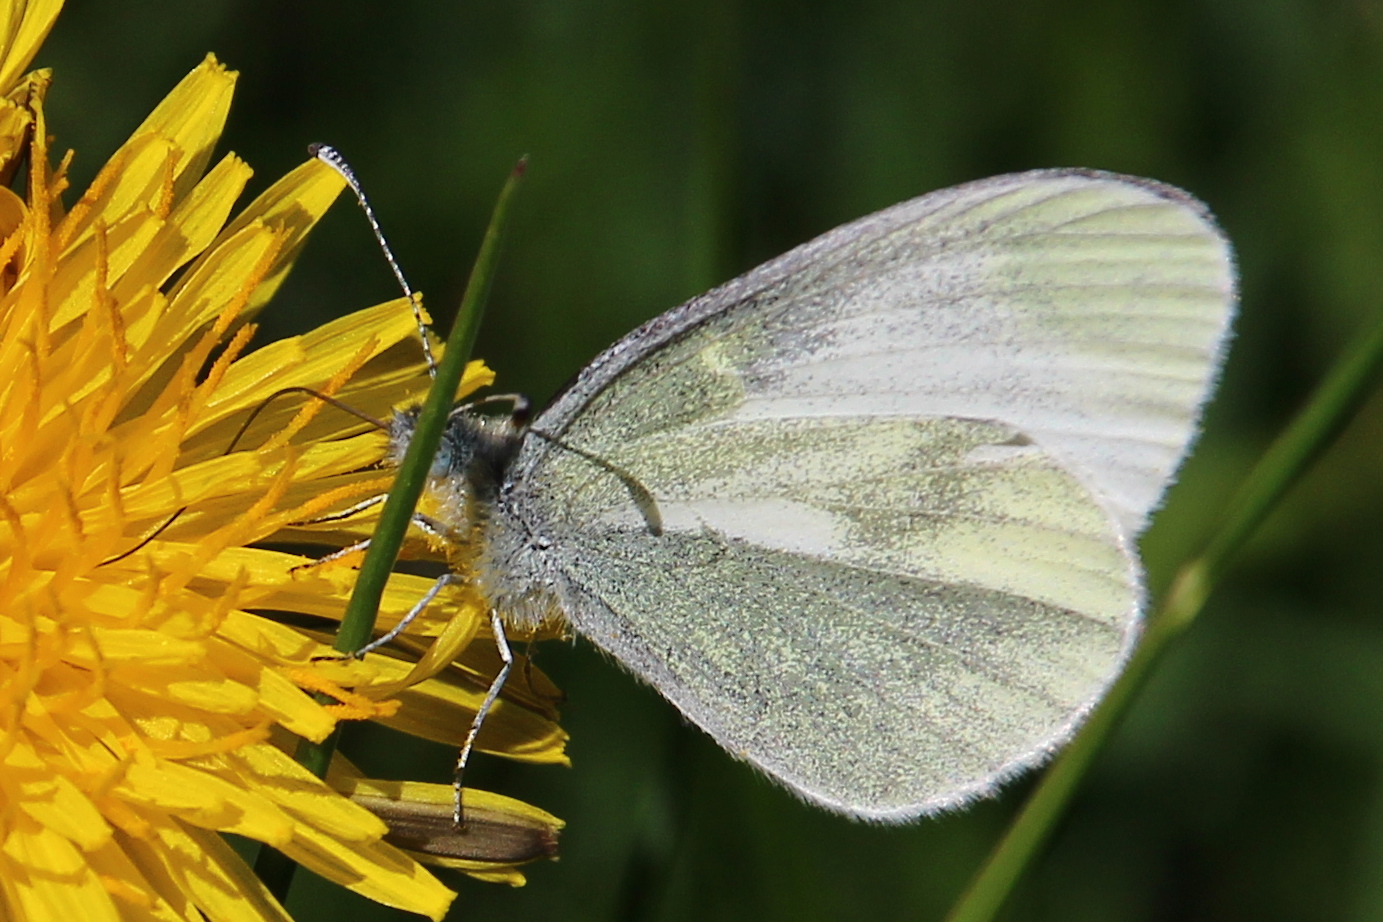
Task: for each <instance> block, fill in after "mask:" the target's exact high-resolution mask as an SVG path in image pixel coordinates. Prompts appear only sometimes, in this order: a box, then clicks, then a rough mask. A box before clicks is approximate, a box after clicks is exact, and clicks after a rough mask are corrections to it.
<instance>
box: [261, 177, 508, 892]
mask: <svg viewBox="0 0 1383 922" xmlns="http://www.w3.org/2000/svg"><path fill="white" fill-rule="evenodd" d="M527 166H528V161H527V158H524V159H521V160H520V161H519V162H518V165H517V166H515V167H514V169H513V171H512V172H511V173H510V174H509V179H508V181H507V182H506V183H505V184H504V189H503V190H502V191H501V192H500V194H499V201H498V202H496V203H495V209H494V212H493V213H492V214H491V216H490V225H489V227H488V228H486V230H485V239H484V240H483V241H482V242H481V244H480V252H479V253H478V254H477V255H476V258H475V265H474V267H473V268H472V269H471V277H470V280H469V281H468V282H467V283H466V291H465V294H463V295H462V297H461V307H460V309H459V310H458V312H457V315H456V322H455V323H454V324H453V325H452V328H451V334H450V335H449V336H448V337H447V347H446V353H445V354H444V355H443V356H442V361H441V362H439V363H438V365H437V377H436V378H435V379H434V380H433V382H432V387H431V388H430V389H429V390H428V392H427V399H426V400H425V401H424V403H423V408H422V411H421V412H420V413H419V415H418V423H417V428H416V429H415V430H414V432H413V438H412V439H411V440H410V441H409V443H408V450H407V452H405V454H404V458H403V462H402V463H401V464H400V465H399V470H398V474H397V476H396V477H395V478H394V485H393V487H392V488H391V489H390V490H389V498H388V499H386V500H385V502H384V509H383V511H382V512H381V513H380V516H379V524H378V525H377V526H376V527H375V531H374V534H373V535H371V536H370V547H369V550H368V551H366V553H365V560H364V562H363V563H362V564H361V567H360V575H359V577H357V579H356V582H355V589H354V591H353V592H352V593H351V598H350V601H349V602H348V603H347V605H346V613H345V615H344V616H343V617H342V619H341V628H340V630H339V631H338V632H337V634H336V640H335V643H334V644H333V647H334V648H335V649H336V650H337V651H339V652H341V653H354V652H355V651H356V650H359V649H360V648H361V647H363V646H365V644H367V643H368V642H369V641H370V637H371V636H372V635H373V633H374V628H375V617H376V615H377V614H378V613H379V603H380V600H381V599H382V598H383V597H384V589H385V586H386V585H387V584H388V582H389V576H390V574H391V573H392V572H393V569H394V562H395V561H396V560H397V559H398V556H399V548H400V547H401V546H402V545H403V539H404V535H405V534H406V533H407V531H408V525H409V523H410V522H411V521H412V519H413V510H414V509H415V508H416V507H417V505H418V499H419V497H421V496H422V493H423V487H424V485H425V484H426V483H427V474H428V470H429V469H430V468H431V467H432V458H433V456H435V455H436V454H437V447H438V446H439V445H440V444H441V441H442V430H443V428H444V427H445V426H446V422H447V415H448V414H449V413H450V412H451V409H452V403H453V401H454V400H455V397H456V389H457V387H459V386H460V384H461V377H462V374H463V373H464V372H465V369H466V363H467V361H469V360H470V356H471V350H472V349H474V348H475V338H476V334H477V333H478V332H479V330H480V320H481V317H482V316H483V315H484V312H485V301H486V299H487V298H488V296H489V294H490V285H491V283H492V281H493V279H494V269H495V264H496V262H497V259H498V256H499V249H500V243H501V242H502V240H503V236H504V229H505V226H506V224H507V221H508V218H509V212H510V206H511V204H512V202H513V198H514V193H515V192H516V191H517V189H518V187H519V183H520V181H521V180H522V179H523V176H524V173H525V171H526V170H527ZM339 730H340V728H339V727H338V728H337V732H334V733H332V735H331V736H329V737H328V738H327V739H325V740H323V741H322V742H320V743H313V742H311V741H310V740H303V741H302V742H300V743H299V744H298V749H297V752H296V753H295V756H294V757H295V758H296V759H297V760H298V762H300V763H301V764H302V765H303V766H305V767H306V768H307V769H308V770H310V771H311V772H312V773H313V774H314V775H316V776H317V777H319V778H324V777H326V773H327V768H328V767H329V766H330V764H331V756H332V753H334V752H335V751H336V744H337V741H338V739H339V737H340V732H339ZM274 856H278V857H277V858H275V857H274ZM287 860H288V859H286V858H283V856H282V855H280V854H279V853H278V852H275V851H273V850H272V849H264V850H262V851H261V853H260V859H259V861H257V862H256V864H255V870H256V873H259V875H260V879H261V880H264V881H265V882H266V885H268V883H269V880H270V879H272V880H273V881H274V884H273V886H271V888H270V889H271V891H272V892H273V893H274V895H275V896H276V897H278V898H279V900H280V901H282V900H283V899H284V897H285V896H286V895H287V892H288V888H289V886H290V885H291V883H292V879H293V874H292V869H291V867H290V868H288V869H287V870H285V869H284V868H283V866H282V865H283V862H284V861H287Z"/></svg>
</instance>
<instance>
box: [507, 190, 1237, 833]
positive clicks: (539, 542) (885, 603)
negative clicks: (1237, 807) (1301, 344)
mask: <svg viewBox="0 0 1383 922" xmlns="http://www.w3.org/2000/svg"><path fill="white" fill-rule="evenodd" d="M1232 305H1233V274H1232V266H1231V262H1230V256H1229V251H1228V246H1227V244H1226V243H1225V241H1224V239H1223V238H1222V236H1221V235H1220V234H1219V232H1218V231H1217V230H1216V229H1215V227H1214V226H1213V224H1212V223H1211V222H1210V221H1209V220H1208V218H1207V217H1206V216H1205V213H1204V211H1203V209H1201V208H1200V207H1199V206H1198V205H1196V204H1195V203H1194V202H1193V201H1191V200H1189V199H1187V198H1186V197H1185V196H1184V195H1182V194H1180V193H1177V192H1175V191H1173V190H1169V189H1167V188H1165V187H1161V186H1156V185H1154V184H1150V183H1146V182H1144V181H1136V180H1129V179H1124V178H1120V177H1112V176H1106V175H1099V174H1084V173H1074V172H1055V171H1052V172H1038V173H1027V174H1020V175H1015V176H1007V177H997V178H995V179H992V180H986V181H984V182H980V183H975V184H971V185H968V186H962V187H958V188H956V189H951V190H945V191H943V192H938V193H934V194H932V195H929V196H924V197H923V198H921V199H917V200H914V201H912V202H907V203H904V204H902V205H899V206H896V207H894V208H891V209H888V210H886V211H884V212H880V213H879V214H877V215H873V216H871V217H869V218H865V219H863V220H861V221H858V222H856V223H854V224H851V225H847V226H845V227H843V228H840V229H838V230H836V231H833V232H831V233H829V234H827V235H825V236H824V237H822V238H819V239H818V240H815V241H813V242H811V243H809V244H806V245H804V246H802V247H799V248H798V249H796V250H794V251H792V252H790V253H788V254H786V255H785V256H783V257H780V258H779V259H777V260H774V261H772V262H770V263H768V264H766V265H765V266H763V267H760V268H759V269H756V270H754V271H753V272H751V273H749V274H747V275H746V276H743V277H741V278H740V279H737V280H735V281H734V282H731V283H729V284H728V285H726V286H723V287H722V288H720V289H717V290H716V291H713V292H711V293H710V294H708V295H706V296H703V297H702V298H699V299H696V300H694V301H692V302H689V303H688V304H686V305H683V306H682V307H681V308H678V309H676V310H674V311H671V312H669V313H668V314H666V315H664V316H663V317H660V318H658V319H656V320H654V321H652V322H651V323H649V324H647V325H645V326H644V327H642V328H640V329H639V330H636V331H635V332H634V333H633V334H631V335H630V336H628V337H626V338H625V339H624V340H622V341H621V342H620V343H618V344H616V345H615V346H614V347H612V348H611V349H610V350H608V351H607V352H606V353H604V354H603V355H602V356H601V357H599V358H598V359H597V360H596V361H595V362H593V363H592V364H591V366H589V367H588V368H587V370H586V371H585V372H583V374H582V375H581V376H580V377H579V378H578V379H577V380H576V382H575V383H574V385H573V386H572V387H571V388H569V389H568V390H567V391H566V392H565V393H564V394H563V395H562V396H560V397H559V398H558V399H557V401H555V402H554V404H553V405H552V407H551V408H550V409H549V410H547V411H545V412H544V413H543V414H542V415H541V416H540V417H539V418H538V420H537V421H536V423H535V428H536V429H538V430H540V431H542V432H544V433H546V435H547V437H546V438H540V437H536V436H530V437H529V438H528V439H527V440H526V442H525V444H524V446H523V448H522V450H521V452H520V455H519V457H518V459H517V461H516V463H515V465H514V468H513V471H512V478H511V484H510V488H509V491H508V493H507V498H506V500H505V501H504V502H503V503H502V504H501V507H500V509H499V511H498V513H497V515H496V517H495V520H494V522H493V524H492V527H491V532H492V540H491V548H492V550H491V552H490V553H491V557H490V560H489V564H488V566H487V567H486V573H487V575H486V576H485V580H486V581H487V583H488V584H489V585H488V587H487V588H488V589H489V591H490V593H491V596H492V597H493V598H497V599H500V600H503V599H505V598H510V597H515V596H518V595H521V594H522V593H523V592H529V591H531V587H532V586H534V585H538V586H542V587H546V589H547V590H548V591H550V592H551V594H552V595H553V596H554V597H555V599H556V601H557V602H558V603H559V604H560V606H561V607H562V608H563V610H564V611H565V612H566V614H567V615H568V617H569V618H570V619H571V621H572V623H573V625H574V626H575V627H576V628H577V630H578V631H580V632H581V633H583V634H585V635H586V636H587V637H589V638H590V639H591V640H592V641H594V642H595V643H596V644H597V645H599V646H601V647H602V648H604V649H605V650H607V651H608V652H609V653H611V654H612V655H614V656H615V657H616V658H617V659H619V660H620V661H621V662H622V663H623V664H624V665H626V666H627V667H628V668H630V669H631V670H633V671H634V672H635V673H636V674H638V675H640V676H641V677H643V678H644V679H646V680H647V681H649V682H650V683H652V684H653V685H654V686H655V687H657V688H658V689H659V691H661V692H662V693H663V694H664V695H666V696H667V697H668V698H669V699H670V700H671V701H673V702H674V703H675V704H676V705H677V706H678V707H679V708H680V709H681V710H682V711H683V712H684V713H685V714H686V715H687V716H688V717H689V718H691V719H692V720H693V721H695V722H696V723H698V724H699V725H700V726H702V727H703V728H704V729H705V730H706V731H707V732H709V733H710V734H711V735H712V736H713V737H714V738H715V739H716V740H717V741H718V742H720V743H721V744H722V745H723V746H725V747H726V748H727V749H728V750H730V751H731V752H732V753H734V754H735V755H737V756H740V757H743V758H746V759H748V760H749V761H751V762H753V763H754V764H756V765H759V766H760V767H762V768H763V769H765V770H766V771H768V772H769V773H770V774H772V775H773V776H775V777H777V778H778V779H779V780H781V781H783V782H784V783H786V784H787V785H789V786H790V787H791V788H793V789H794V790H795V791H797V792H798V793H799V794H801V795H802V796H804V797H806V798H808V799H811V800H813V801H816V802H819V803H821V804H823V805H825V806H828V807H831V808H833V809H836V810H839V811H841V812H845V813H849V814H854V815H861V816H868V817H874V818H879V819H905V818H908V817H911V816H915V815H918V814H919V813H924V812H929V811H932V810H935V809H939V808H942V807H945V806H948V805H952V804H955V803H957V802H959V801H962V800H964V799H965V798H967V797H970V796H973V795H975V794H977V793H980V792H983V791H985V790H987V789H988V788H990V787H992V785H993V784H994V783H995V782H996V781H998V780H1000V779H1001V778H1002V777H1004V776H1005V775H1007V774H1010V773H1012V772H1013V771H1015V770H1017V769H1019V768H1021V767H1023V766H1024V765H1028V764H1032V763H1033V762H1035V761H1038V760H1040V759H1041V758H1043V757H1044V756H1045V755H1046V754H1047V753H1048V752H1050V751H1051V749H1052V747H1054V746H1055V745H1056V744H1058V743H1059V742H1060V741H1062V740H1063V739H1064V738H1066V737H1067V736H1068V735H1069V733H1070V732H1071V729H1072V727H1073V726H1074V724H1075V723H1076V722H1077V721H1078V720H1079V718H1080V717H1081V716H1082V715H1083V714H1084V713H1085V712H1086V711H1087V710H1088V709H1089V707H1090V706H1091V705H1092V704H1093V702H1094V701H1095V700H1096V699H1097V698H1098V696H1099V695H1100V694H1101V692H1102V691H1103V689H1104V688H1105V687H1107V685H1108V683H1109V682H1110V681H1111V679H1112V677H1113V676H1114V674H1115V673H1116V672H1117V670H1118V668H1119V665H1120V663H1121V662H1122V660H1123V658H1124V657H1125V656H1126V654H1127V650H1128V647H1129V644H1130V642H1131V638H1132V637H1133V634H1134V633H1135V629H1136V624H1137V621H1138V615H1139V610H1140V607H1141V603H1142V588H1141V574H1140V570H1139V566H1138V563H1137V559H1136V555H1135V552H1134V540H1135V538H1136V536H1137V533H1138V531H1139V530H1140V529H1141V528H1142V526H1143V524H1144V522H1145V519H1146V516H1147V514H1148V513H1149V511H1150V510H1151V509H1152V508H1153V506H1154V505H1155V504H1156V503H1157V502H1158V501H1159V498H1160V497H1161V495H1162V492H1163V491H1164V490H1165V488H1166V485H1167V483H1168V482H1169V480H1170V479H1171V476H1172V474H1173V473H1174V471H1175V468H1176V465H1177V463H1178V462H1179V460H1180V458H1181V457H1182V455H1183V454H1184V453H1185V451H1186V449H1187V446H1188V444H1189V442H1190V440H1191V438H1192V436H1193V434H1194V432H1195V426H1196V419H1197V416H1198V413H1199V408H1200V405H1201V403H1202V402H1203V400H1204V399H1205V395H1206V393H1207V391H1208V389H1209V387H1210V385H1211V383H1212V382H1213V379H1214V377H1215V375H1216V373H1217V369H1218V361H1219V355H1220V352H1221V348H1222V342H1223V339H1224V337H1225V333H1226V330H1227V327H1228V322H1229V317H1230V314H1231V312H1232ZM558 439H560V440H561V442H563V443H565V444H566V445H567V446H570V447H572V448H576V449H579V451H571V450H567V449H564V448H563V447H561V445H560V444H558V441H557V440H558ZM592 457H598V458H600V459H603V461H604V462H605V465H604V466H602V465H598V464H594V463H592V462H591V460H590V458H592ZM610 466H613V467H614V468H618V469H619V470H621V471H623V472H625V473H626V474H627V475H629V476H630V477H632V478H633V479H634V480H636V481H637V482H638V483H639V484H641V485H642V486H643V487H644V488H646V489H647V491H648V492H649V493H650V494H651V495H652V497H653V498H654V500H655V501H656V503H657V509H658V513H659V516H660V519H661V521H660V522H657V523H655V522H652V521H650V516H649V513H648V510H647V509H646V508H645V506H646V503H641V502H640V500H639V497H638V496H637V495H636V494H635V493H634V491H631V489H630V488H629V486H628V483H627V482H626V480H625V479H622V478H620V477H616V476H612V474H611V469H612V468H611V467H610Z"/></svg>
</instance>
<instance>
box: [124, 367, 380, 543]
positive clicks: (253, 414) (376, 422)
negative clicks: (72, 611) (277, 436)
mask: <svg viewBox="0 0 1383 922" xmlns="http://www.w3.org/2000/svg"><path fill="white" fill-rule="evenodd" d="M285 394H307V395H308V396H309V397H315V398H317V399H318V400H320V401H322V402H323V403H329V404H331V405H332V406H334V407H336V408H337V409H338V410H344V411H345V412H347V413H349V414H351V415H352V416H355V417H357V418H359V419H362V420H364V421H365V422H367V423H369V424H370V425H371V426H374V427H375V428H376V429H380V430H382V431H384V432H388V431H389V424H388V423H386V422H385V421H384V420H382V419H379V418H377V417H374V416H371V415H370V414H369V413H366V412H365V411H363V410H357V409H356V408H355V407H353V406H351V405H350V404H348V403H343V402H342V401H340V400H337V399H336V398H335V397H329V396H327V395H326V394H323V393H321V392H320V391H315V390H313V389H312V388H310V387H285V388H284V389H283V390H279V391H275V392H274V393H272V394H270V395H269V396H268V397H265V398H264V400H263V401H261V402H260V404H259V406H257V407H255V408H254V409H253V410H251V411H250V415H249V416H248V417H246V419H245V422H244V423H243V424H242V425H241V426H240V429H239V430H238V431H237V432H236V433H235V437H234V438H232V439H231V440H230V444H229V445H227V446H226V450H225V451H223V452H221V457H223V458H224V457H225V456H226V455H228V454H230V453H231V452H233V451H235V446H237V445H239V444H240V440H241V439H242V438H244V437H245V433H246V432H248V431H250V425H251V424H252V423H253V422H254V421H255V419H256V418H257V417H258V416H259V414H260V413H262V412H263V411H264V409H265V408H266V407H268V406H269V404H271V403H273V402H274V401H275V400H277V399H278V398H280V397H282V396H284V395H285ZM187 509H188V507H187V506H183V507H182V508H181V509H179V510H178V511H177V512H174V513H173V514H172V515H170V516H169V517H168V518H167V519H166V520H165V521H164V522H163V524H162V525H159V526H158V527H157V528H155V529H154V530H153V531H151V532H150V533H149V534H147V535H145V536H144V537H143V538H141V539H139V542H138V543H137V544H135V546H134V547H132V548H130V549H129V550H127V551H124V552H122V553H119V554H116V555H115V556H114V557H108V558H106V559H105V560H103V561H101V562H100V563H99V564H97V566H98V567H104V566H106V565H107V564H112V563H116V562H117V561H121V560H124V559H125V558H126V557H129V556H130V555H131V554H134V553H135V552H137V551H139V550H142V549H143V548H145V547H148V546H149V544H150V543H152V542H153V540H154V539H155V538H157V537H158V536H159V535H161V534H163V533H164V532H165V531H167V530H168V528H169V526H171V525H172V524H173V523H174V522H176V521H177V520H178V518H179V517H181V516H182V514H183V513H184V512H186V511H187Z"/></svg>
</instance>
